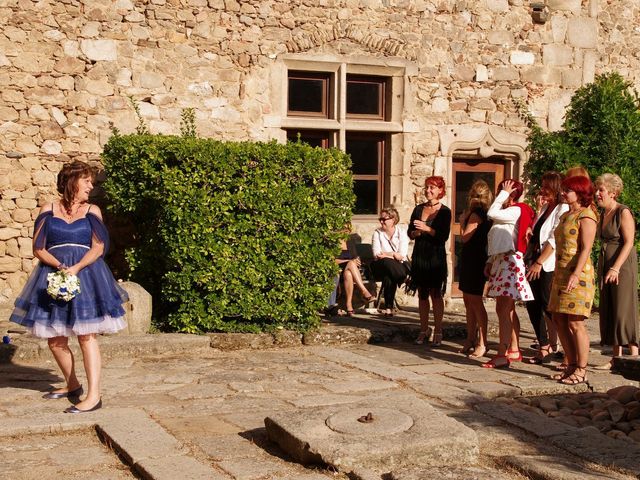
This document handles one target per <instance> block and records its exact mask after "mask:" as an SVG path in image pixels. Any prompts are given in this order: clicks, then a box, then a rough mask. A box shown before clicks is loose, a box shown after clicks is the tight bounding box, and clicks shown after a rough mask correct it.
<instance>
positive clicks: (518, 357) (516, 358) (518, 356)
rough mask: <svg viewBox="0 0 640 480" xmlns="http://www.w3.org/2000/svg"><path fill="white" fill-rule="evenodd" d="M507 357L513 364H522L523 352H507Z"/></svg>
mask: <svg viewBox="0 0 640 480" xmlns="http://www.w3.org/2000/svg"><path fill="white" fill-rule="evenodd" d="M507 357H508V358H509V360H510V361H512V362H521V361H522V350H507Z"/></svg>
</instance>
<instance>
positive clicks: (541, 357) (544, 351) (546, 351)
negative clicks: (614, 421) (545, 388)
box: [527, 345, 551, 365]
mask: <svg viewBox="0 0 640 480" xmlns="http://www.w3.org/2000/svg"><path fill="white" fill-rule="evenodd" d="M549 355H551V345H547V346H546V347H540V348H539V349H538V352H537V353H536V354H535V356H533V357H531V358H528V359H527V362H528V363H530V364H532V365H542V364H543V363H544V362H546V361H547V360H548V358H549Z"/></svg>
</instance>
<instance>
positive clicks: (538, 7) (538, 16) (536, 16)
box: [531, 2, 549, 23]
mask: <svg viewBox="0 0 640 480" xmlns="http://www.w3.org/2000/svg"><path fill="white" fill-rule="evenodd" d="M531 18H532V19H533V21H534V23H545V22H546V21H547V19H548V18H549V11H548V10H547V7H546V6H545V4H544V2H532V3H531Z"/></svg>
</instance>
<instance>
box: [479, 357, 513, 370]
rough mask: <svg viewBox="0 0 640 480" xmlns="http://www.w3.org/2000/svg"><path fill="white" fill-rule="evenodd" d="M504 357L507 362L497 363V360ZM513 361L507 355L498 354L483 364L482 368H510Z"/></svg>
mask: <svg viewBox="0 0 640 480" xmlns="http://www.w3.org/2000/svg"><path fill="white" fill-rule="evenodd" d="M498 359H504V360H505V362H506V363H496V360H498ZM510 365H511V361H510V360H509V357H507V356H506V355H496V356H495V357H493V358H492V359H491V360H489V361H488V362H485V363H483V364H482V368H509V366H510Z"/></svg>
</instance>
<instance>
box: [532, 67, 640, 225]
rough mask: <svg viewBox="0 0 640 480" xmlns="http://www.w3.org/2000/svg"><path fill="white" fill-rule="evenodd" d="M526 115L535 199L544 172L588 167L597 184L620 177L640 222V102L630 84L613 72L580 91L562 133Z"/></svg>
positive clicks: (627, 201) (624, 197)
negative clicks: (605, 177)
mask: <svg viewBox="0 0 640 480" xmlns="http://www.w3.org/2000/svg"><path fill="white" fill-rule="evenodd" d="M523 115H524V116H525V118H526V120H527V123H528V125H529V127H530V132H529V153H530V156H529V161H528V162H527V163H526V164H525V166H524V176H525V179H526V180H527V181H528V182H529V183H530V187H533V188H531V189H530V193H531V194H535V192H536V191H537V189H536V187H539V185H538V184H537V182H538V181H539V179H540V178H541V177H542V174H543V173H544V172H546V171H549V170H556V171H563V170H566V169H567V168H568V167H572V166H575V165H582V166H584V167H586V169H587V170H588V171H589V174H590V175H591V179H592V180H595V179H596V178H597V177H598V176H599V175H601V174H602V173H606V172H611V173H616V174H618V175H620V177H621V178H622V180H623V182H624V185H625V188H624V190H623V192H622V195H621V198H620V201H621V202H622V203H624V204H626V205H628V206H629V207H630V208H631V210H632V211H633V213H634V216H635V217H636V218H638V214H640V188H638V187H639V186H640V184H639V181H638V176H637V175H636V174H635V172H634V170H636V169H637V167H636V165H637V162H638V159H640V100H639V98H638V93H637V92H636V91H635V90H633V89H632V85H631V83H630V82H627V81H625V80H624V79H623V78H622V76H620V74H618V73H615V72H613V73H607V74H604V75H598V76H597V77H596V79H595V82H594V83H591V84H588V85H585V86H584V87H582V88H579V89H578V90H576V92H575V94H574V96H573V98H572V99H571V103H570V104H569V108H568V109H567V114H566V118H565V122H564V129H563V130H561V131H558V132H546V131H544V130H543V129H542V128H540V126H539V125H538V124H537V123H536V122H535V120H534V119H533V117H532V116H531V115H530V114H528V113H527V112H524V113H523Z"/></svg>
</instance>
